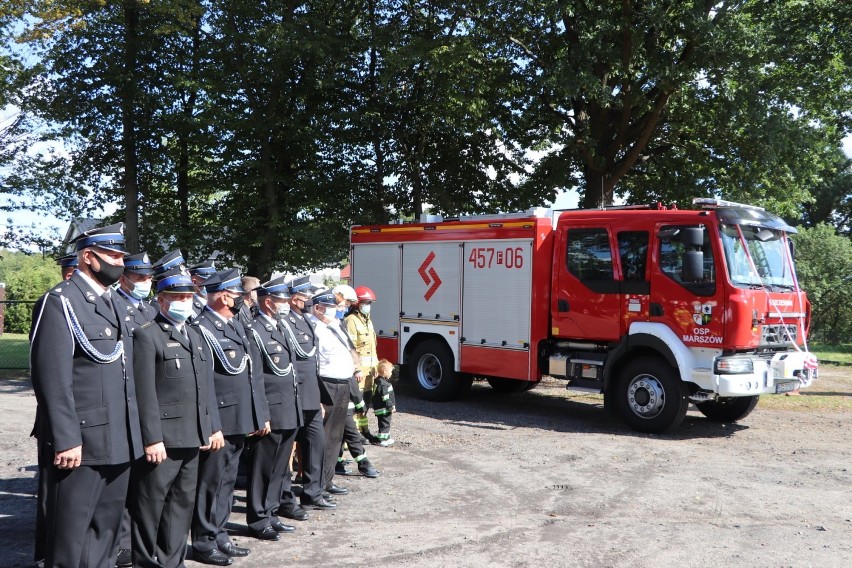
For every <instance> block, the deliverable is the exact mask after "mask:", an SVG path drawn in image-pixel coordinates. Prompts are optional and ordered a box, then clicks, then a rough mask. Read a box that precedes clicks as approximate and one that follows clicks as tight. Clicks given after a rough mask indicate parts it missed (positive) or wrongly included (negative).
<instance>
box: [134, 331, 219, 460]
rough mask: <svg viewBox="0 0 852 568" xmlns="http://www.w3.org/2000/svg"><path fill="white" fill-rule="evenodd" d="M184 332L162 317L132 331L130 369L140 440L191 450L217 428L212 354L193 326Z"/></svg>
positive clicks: (207, 439) (206, 441)
mask: <svg viewBox="0 0 852 568" xmlns="http://www.w3.org/2000/svg"><path fill="white" fill-rule="evenodd" d="M184 329H185V330H186V332H187V336H184V335H183V333H181V332H180V331H178V330H177V328H175V326H174V325H173V324H172V323H171V322H170V321H169V320H168V319H166V318H165V317H163V316H162V315H157V316H156V317H155V318H154V321H151V322H148V323H146V324H144V325H143V326H141V327H140V328H139V329H137V330H136V332H135V333H134V336H133V371H134V375H135V380H136V395H137V398H138V401H139V422H140V425H141V427H142V441H143V442H144V444H145V445H146V446H147V445H150V444H155V443H157V442H163V444H164V445H165V446H166V447H167V448H197V447H199V446H203V445H205V444H207V443H208V441H209V439H210V435H211V434H212V433H213V432H217V431H219V430H221V429H222V425H221V423H220V421H219V411H218V409H217V406H216V405H217V401H216V392H215V390H214V386H213V359H212V357H213V355H212V353H211V352H210V348H209V347H208V346H207V344H206V343H205V342H204V339H203V338H202V337H201V335H200V333H199V332H198V330H197V329H193V328H192V327H190V326H184Z"/></svg>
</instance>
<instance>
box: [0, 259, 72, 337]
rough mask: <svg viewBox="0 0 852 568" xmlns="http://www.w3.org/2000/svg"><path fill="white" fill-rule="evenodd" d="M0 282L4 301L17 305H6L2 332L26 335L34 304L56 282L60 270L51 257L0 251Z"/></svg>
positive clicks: (58, 278)
mask: <svg viewBox="0 0 852 568" xmlns="http://www.w3.org/2000/svg"><path fill="white" fill-rule="evenodd" d="M0 256H2V259H0V282H5V284H6V300H10V301H13V302H20V303H10V304H7V305H6V313H5V318H4V328H5V331H7V332H9V333H28V332H29V330H30V321H31V320H32V311H33V304H34V303H35V301H36V300H38V299H39V297H41V295H42V294H44V293H45V292H47V291H48V290H49V289H50V287H51V286H53V285H54V284H56V283H57V282H59V280H60V273H59V268H58V267H57V265H56V262H55V261H54V260H53V258H50V257H44V256H42V255H40V254H37V255H28V254H24V253H21V252H14V251H9V250H0Z"/></svg>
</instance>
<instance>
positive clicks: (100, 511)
mask: <svg viewBox="0 0 852 568" xmlns="http://www.w3.org/2000/svg"><path fill="white" fill-rule="evenodd" d="M45 471H46V473H47V516H46V520H47V534H46V535H45V555H44V565H45V566H46V567H48V568H54V567H57V568H58V567H62V566H73V567H75V568H76V567H80V568H83V567H92V568H102V567H103V566H111V565H112V564H113V558H112V556H113V551H114V550H115V545H116V541H117V538H118V527H119V524H120V523H121V513H122V511H123V510H124V500H125V498H126V497H127V488H128V485H129V483H130V463H124V464H119V465H102V466H87V465H83V466H80V467H78V468H76V469H72V470H67V469H59V468H58V467H55V466H49V467H46V468H45Z"/></svg>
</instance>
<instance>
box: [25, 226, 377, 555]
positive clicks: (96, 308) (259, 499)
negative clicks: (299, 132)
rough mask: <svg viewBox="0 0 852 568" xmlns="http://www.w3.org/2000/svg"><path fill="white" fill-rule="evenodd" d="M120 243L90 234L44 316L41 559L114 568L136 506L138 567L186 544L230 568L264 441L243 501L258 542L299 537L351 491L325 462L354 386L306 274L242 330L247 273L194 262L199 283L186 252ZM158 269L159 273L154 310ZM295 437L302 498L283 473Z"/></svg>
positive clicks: (267, 290) (38, 361) (38, 352)
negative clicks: (237, 502)
mask: <svg viewBox="0 0 852 568" xmlns="http://www.w3.org/2000/svg"><path fill="white" fill-rule="evenodd" d="M122 233H123V232H122V227H121V226H120V224H118V225H112V226H109V227H102V228H98V229H94V230H92V231H88V232H86V233H83V234H82V235H81V236H80V237H79V238H78V239H77V240H76V247H77V255H76V259H77V263H78V266H77V268H76V270H75V271H74V272H73V273H72V274H71V275H70V277H69V278H68V280H65V281H63V282H62V283H60V284H59V285H57V286H55V287H54V288H53V289H52V290H50V291H49V292H47V293H46V294H45V295H44V296H43V297H42V298H41V299H40V300H39V302H38V303H37V305H36V307H35V310H34V316H33V325H32V331H31V337H30V339H31V346H32V347H31V363H32V378H33V386H34V390H35V393H36V397H37V401H38V412H37V421H36V427H35V429H34V433H35V435H36V436H37V438H38V447H39V464H40V475H41V476H42V477H43V479H42V480H41V481H40V493H43V495H42V497H43V503H44V505H43V509H42V510H41V513H42V514H41V515H40V517H41V522H42V526H43V528H44V531H43V535H44V539H43V540H42V541H41V548H42V551H43V562H44V565H46V566H108V565H111V564H112V563H113V562H114V555H115V549H116V545H117V543H118V541H119V538H118V531H119V527H120V525H121V516H122V511H124V510H125V508H127V509H129V511H130V512H131V516H132V523H131V526H132V528H131V530H130V533H131V535H132V546H131V548H132V550H133V552H132V556H133V563H134V565H139V566H179V565H182V563H183V561H184V556H185V550H186V547H185V543H186V536H187V533H191V542H192V551H193V559H194V560H197V561H200V562H204V563H208V564H214V565H229V564H231V563H232V562H233V560H232V558H234V557H240V556H246V555H248V553H249V551H248V549H246V548H242V547H238V546H236V545H235V544H234V543H232V542H231V540H230V537H229V536H228V533H227V531H226V530H225V524H226V523H227V520H228V517H229V516H230V513H231V506H232V504H233V490H234V484H235V482H236V475H237V464H238V461H239V456H240V453H241V452H242V451H243V448H244V445H245V441H246V438H247V437H252V438H256V440H257V441H256V443H255V444H254V459H253V460H252V465H251V468H252V469H251V476H250V484H249V488H248V495H247V523H248V525H249V531H250V533H251V534H252V535H253V536H255V537H257V538H261V539H264V540H278V539H279V538H280V537H279V536H278V533H281V532H291V531H293V530H295V527H293V526H290V525H286V524H284V523H283V522H281V521H280V519H279V516H283V517H285V518H290V519H295V520H305V519H307V518H308V514H307V512H306V510H305V509H306V508H315V509H331V508H334V507H335V506H336V505H335V504H334V503H333V502H332V501H331V500H330V499H329V498H328V497H327V496H328V493H327V491H329V490H334V489H337V490H338V491H337V492H339V493H342V492H345V490H342V489H341V488H337V487H336V486H335V485H334V484H333V482H332V481H331V478H330V476H329V475H328V468H325V467H324V463H325V462H326V459H327V458H326V456H329V455H333V458H332V459H331V472H332V473H331V475H333V472H334V463H336V461H337V459H336V458H337V454H338V451H339V448H340V440H339V438H336V439H335V442H334V445H333V446H332V447H333V451H331V450H327V447H326V446H327V442H326V433H327V431H329V427H328V426H327V424H328V422H326V426H324V423H323V413H324V410H323V405H326V406H327V407H329V408H330V409H332V411H334V410H335V406H334V404H333V402H334V399H333V398H332V397H331V395H330V393H329V386H330V385H336V384H337V383H336V382H332V381H330V380H329V379H342V378H343V377H342V376H337V375H340V373H339V372H337V371H334V372H332V371H329V372H328V373H327V374H328V375H329V376H323V378H320V376H321V372H320V367H319V365H318V361H317V350H318V348H319V345H320V343H319V341H318V337H317V334H318V333H317V329H316V327H315V325H316V326H317V327H319V326H320V323H322V324H325V325H326V327H328V326H327V324H328V322H324V321H323V318H322V317H321V311H322V310H321V309H320V308H318V307H317V308H314V309H313V310H312V311H313V312H314V313H313V315H311V316H308V315H307V314H306V313H304V312H305V308H306V306H305V304H306V303H308V302H310V300H311V295H312V293H313V292H315V289H314V288H313V287H312V285H311V284H310V282H309V280H308V278H307V277H302V278H297V279H294V280H291V281H289V282H284V281H283V279H278V280H273V281H270V282H267V283H266V284H263V285H261V286H259V287H258V288H257V289H256V293H257V307H258V309H257V312H256V314H255V315H254V317H253V318H252V321H251V322H250V323H249V324H248V325H243V323H241V322H240V321H239V318H238V317H236V316H237V314H238V313H239V312H240V308H241V304H242V299H243V294H244V293H245V290H244V289H243V288H242V286H241V283H240V275H239V272H238V271H237V270H235V269H231V270H224V271H218V272H216V271H215V268H213V267H212V264H210V265H209V266H203V265H198V266H196V267H193V268H194V269H197V270H195V271H194V273H193V274H192V275H191V276H190V274H189V273H188V272H187V270H186V269H185V267H184V261H183V258H182V256H181V255H180V253H179V251H175V253H170V254H169V255H166V256H165V257H163V259H160V261H158V262H157V263H155V264H154V265H151V264H150V263H149V262H148V259H147V257H146V256H145V255H143V254H140V255H132V256H129V257H127V258H126V262H127V265H126V266H125V264H124V263H125V255H126V250H125V249H124V238H123V234H122ZM149 270H150V271H151V272H154V271H156V272H158V273H159V274H157V275H156V278H155V280H156V290H157V297H156V299H155V300H154V301H153V302H151V303H147V302H146V301H145V297H146V296H147V294H148V293H150V286H148V287H147V290H146V280H148V279H146V278H145V277H144V276H148V274H147V272H148V271H149ZM135 275H138V276H140V278H137V277H136V276H135ZM118 280H121V282H120V286H119V291H118V292H115V291H113V290H112V289H111V286H113V285H114V284H115V283H116V282H117V281H118ZM201 290H203V291H204V292H201V293H200V291H201ZM205 292H206V297H205ZM322 305H323V303H322V298H317V303H316V306H322ZM318 312H320V317H317V313H318ZM310 320H314V321H313V324H312V322H311V321H310ZM190 322H191V323H190ZM314 324H315V325H314ZM324 331H325V330H324ZM319 333H320V334H322V333H323V332H322V331H320V332H319ZM324 344H325V342H324ZM342 344H343V343H341V345H342ZM350 347H351V345H350ZM352 352H354V349H352V350H351V351H350V350H348V349H347V351H346V356H347V357H349V358H350V365H351V368H350V371H354V368H355V366H356V365H355V360H353V359H352V358H351V353H352ZM325 368H326V367H323V369H325ZM328 368H329V369H331V368H333V367H328ZM351 374H353V375H354V373H351ZM347 386H348V381H347ZM333 390H335V391H336V390H337V389H333ZM341 402H342V399H341V400H340V401H338V404H340V403H341ZM346 402H348V401H346ZM342 406H343V407H344V409H345V406H347V405H346V404H345V403H344V404H342ZM330 420H331V419H330V418H329V421H330ZM335 424H337V423H336V422H335ZM332 430H334V432H335V435H336V432H337V426H335V427H334V428H333V429H332ZM295 441H298V442H299V444H300V446H301V464H302V467H303V470H304V473H303V478H304V483H303V488H302V492H301V494H300V495H299V499H298V500H297V499H296V495H295V493H294V491H293V488H292V487H291V486H290V472H289V469H288V464H289V460H290V453H291V448H292V446H293V444H294V442H295ZM367 465H368V466H369V469H370V470H372V471H373V472H375V470H374V468H372V466H371V465H369V462H367ZM360 466H361V463H359V468H360ZM40 508H41V506H40ZM37 548H38V545H37ZM36 554H37V556H39V555H40V553H39V551H38V550H37V553H36Z"/></svg>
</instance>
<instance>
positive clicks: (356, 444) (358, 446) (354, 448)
mask: <svg viewBox="0 0 852 568" xmlns="http://www.w3.org/2000/svg"><path fill="white" fill-rule="evenodd" d="M343 443H345V444H346V447H347V448H349V455H351V456H352V458H353V459H354V460H355V461H356V462H357V461H361V460H359V459H358V458H359V457H361V456H363V455H364V454H365V453H366V451H365V450H364V443H363V442H362V441H361V431H360V430H358V426H356V425H355V417H354V416H352V414H351V413H347V414H346V423H345V425H344V428H343ZM340 457H341V458H342V457H343V447H342V446H341V448H340Z"/></svg>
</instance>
